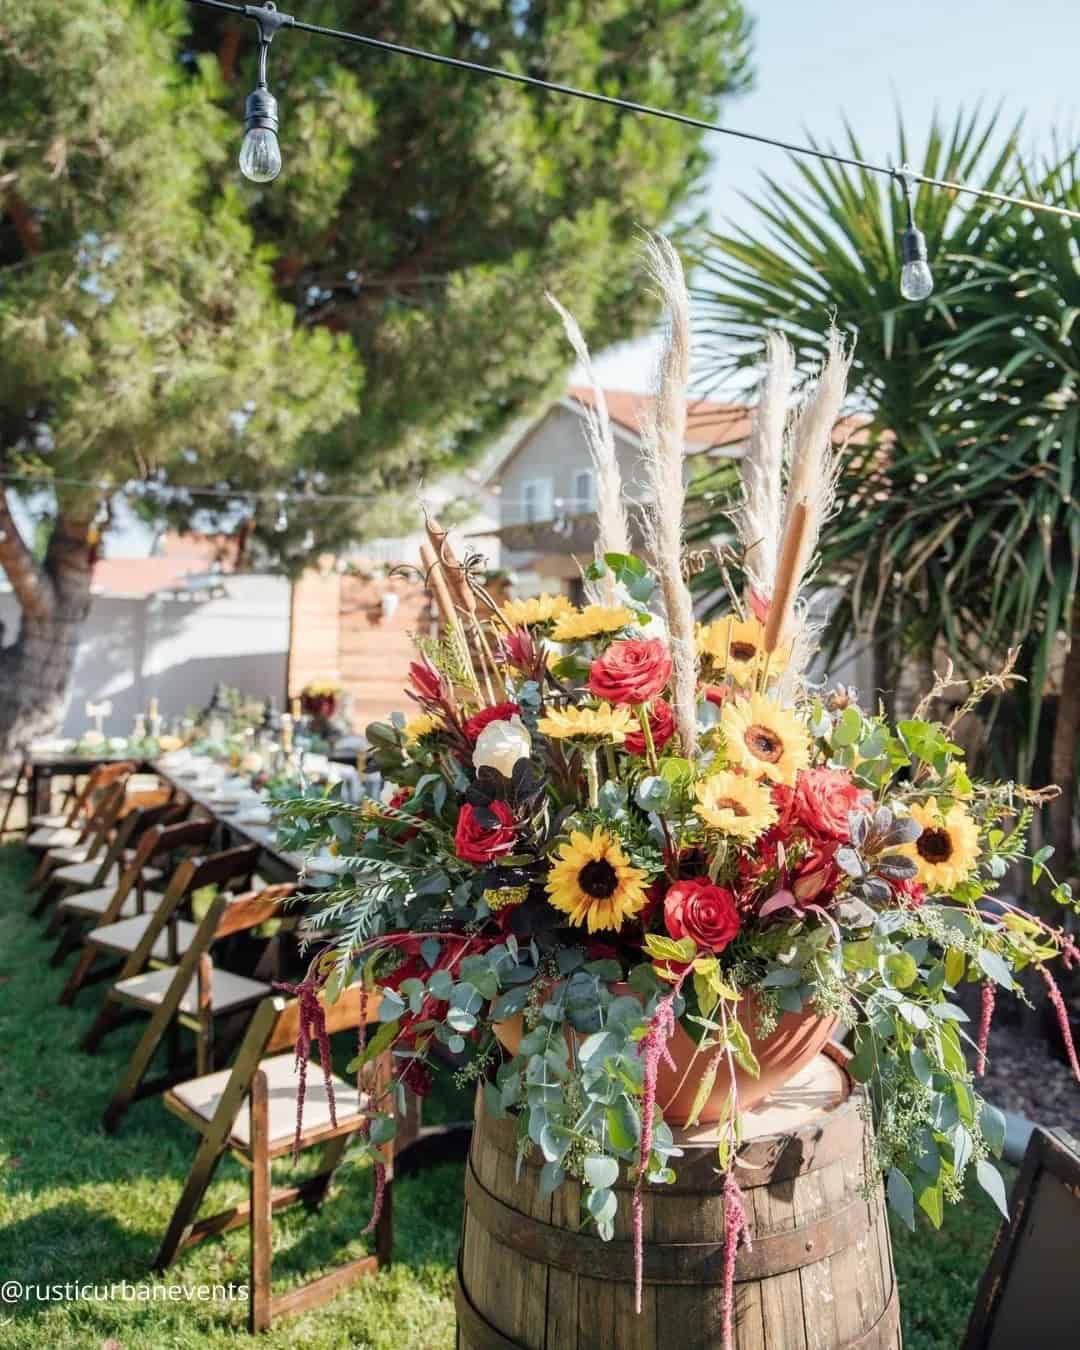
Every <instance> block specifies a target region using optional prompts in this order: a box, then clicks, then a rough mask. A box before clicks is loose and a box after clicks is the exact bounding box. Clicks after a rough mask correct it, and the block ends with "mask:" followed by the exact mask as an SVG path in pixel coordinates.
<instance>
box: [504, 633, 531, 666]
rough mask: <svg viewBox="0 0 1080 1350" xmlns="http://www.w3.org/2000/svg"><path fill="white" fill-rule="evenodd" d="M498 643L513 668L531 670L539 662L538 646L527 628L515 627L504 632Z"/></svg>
mask: <svg viewBox="0 0 1080 1350" xmlns="http://www.w3.org/2000/svg"><path fill="white" fill-rule="evenodd" d="M500 645H501V647H502V650H503V653H504V654H505V656H506V659H507V661H509V663H510V664H511V665H512V666H513V667H514V669H515V670H523V671H531V670H535V669H536V668H537V666H538V665H539V664H540V652H539V648H538V647H537V645H536V640H535V639H534V637H533V635H532V634H531V633H530V632H529V630H528V629H527V628H515V629H513V630H512V631H511V632H509V633H504V634H503V637H502V641H501V643H500Z"/></svg>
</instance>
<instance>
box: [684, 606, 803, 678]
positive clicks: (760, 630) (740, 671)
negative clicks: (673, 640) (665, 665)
mask: <svg viewBox="0 0 1080 1350" xmlns="http://www.w3.org/2000/svg"><path fill="white" fill-rule="evenodd" d="M697 649H698V652H699V653H700V654H701V655H702V656H704V657H707V658H708V660H709V661H710V662H711V663H712V665H713V667H714V669H715V670H717V671H722V672H723V673H724V674H727V675H730V676H732V677H733V678H734V679H736V680H738V682H739V683H740V684H747V685H748V684H752V683H753V681H754V678H755V676H756V674H757V672H758V671H759V670H760V669H762V668H763V667H764V665H765V625H764V624H762V623H761V622H760V621H759V620H757V619H753V618H751V619H737V618H735V616H734V615H733V614H729V615H727V616H726V617H725V618H723V619H717V620H716V622H715V623H706V624H698V627H697ZM768 662H769V673H770V674H771V675H773V674H779V673H780V672H781V671H782V670H783V669H784V667H785V666H786V665H787V663H788V648H786V647H782V648H778V649H777V650H776V651H774V652H773V653H772V654H771V656H769V658H768Z"/></svg>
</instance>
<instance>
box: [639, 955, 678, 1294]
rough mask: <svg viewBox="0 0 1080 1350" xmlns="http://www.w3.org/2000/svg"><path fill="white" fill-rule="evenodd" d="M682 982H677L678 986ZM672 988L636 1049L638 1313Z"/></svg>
mask: <svg viewBox="0 0 1080 1350" xmlns="http://www.w3.org/2000/svg"><path fill="white" fill-rule="evenodd" d="M681 983H682V981H680V984H681ZM677 993H678V986H676V987H675V988H674V989H673V990H672V991H671V993H670V994H665V995H664V997H663V998H662V999H661V1000H660V1002H659V1003H658V1004H657V1005H656V1010H655V1012H654V1013H653V1015H652V1017H651V1018H650V1019H649V1027H648V1030H647V1031H646V1033H645V1035H644V1036H643V1037H642V1038H641V1041H640V1043H639V1045H638V1054H639V1055H640V1056H641V1058H642V1060H643V1061H644V1069H645V1072H644V1080H643V1084H642V1102H641V1142H640V1144H639V1146H638V1174H637V1181H636V1182H635V1183H634V1198H633V1201H632V1202H631V1217H632V1219H633V1225H634V1305H635V1307H636V1310H637V1311H638V1312H639V1313H640V1312H641V1287H642V1284H643V1280H644V1266H645V1254H644V1240H643V1237H642V1211H643V1206H642V1200H641V1186H642V1182H643V1181H644V1180H645V1173H646V1171H647V1170H648V1166H649V1154H650V1153H652V1142H653V1115H654V1113H655V1110H656V1075H657V1071H658V1070H659V1068H660V1061H661V1059H664V1060H666V1061H667V1063H668V1064H669V1065H670V1067H671V1068H672V1069H674V1068H675V1061H674V1060H673V1059H672V1058H671V1051H670V1050H669V1049H668V1045H667V1043H668V1041H669V1040H670V1038H671V1036H672V1034H673V1033H674V1031H675V1012H674V1007H673V1005H674V1003H675V995H676V994H677Z"/></svg>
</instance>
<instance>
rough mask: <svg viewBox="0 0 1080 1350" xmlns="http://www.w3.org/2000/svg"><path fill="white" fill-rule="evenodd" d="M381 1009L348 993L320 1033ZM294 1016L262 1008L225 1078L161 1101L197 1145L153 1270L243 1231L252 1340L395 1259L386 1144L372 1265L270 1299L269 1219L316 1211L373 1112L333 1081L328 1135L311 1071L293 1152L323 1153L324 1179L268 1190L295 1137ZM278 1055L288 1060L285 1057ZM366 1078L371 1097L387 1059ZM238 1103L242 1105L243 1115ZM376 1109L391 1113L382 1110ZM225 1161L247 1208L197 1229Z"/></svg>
mask: <svg viewBox="0 0 1080 1350" xmlns="http://www.w3.org/2000/svg"><path fill="white" fill-rule="evenodd" d="M378 1006H379V997H378V995H375V994H372V995H369V996H368V997H367V998H366V999H365V998H364V996H363V993H362V990H361V988H360V986H359V985H355V986H353V987H351V988H349V989H346V990H345V991H344V993H343V994H342V995H341V996H340V998H339V999H338V1000H337V1001H336V1002H335V1003H329V1004H325V1003H324V1012H325V1016H326V1029H327V1032H328V1033H330V1034H333V1033H334V1032H337V1031H342V1030H346V1029H349V1028H356V1027H359V1026H360V1025H361V1022H362V1021H373V1020H374V1019H375V1018H376V1017H377V1016H378ZM299 1016H300V1010H299V1004H298V1003H297V1002H296V1001H295V1000H293V1001H289V1002H287V1001H286V1000H285V999H282V998H277V997H275V998H268V999H264V1000H263V1002H262V1003H260V1004H259V1006H258V1008H257V1009H256V1011H255V1014H254V1016H253V1017H252V1019H251V1023H250V1025H249V1027H248V1030H247V1034H246V1035H245V1037H244V1040H243V1043H242V1045H241V1047H240V1049H239V1051H238V1053H237V1057H236V1063H235V1065H234V1066H233V1068H232V1069H224V1070H222V1071H221V1072H219V1073H213V1074H208V1075H206V1076H205V1077H201V1078H195V1079H192V1080H190V1081H188V1082H186V1083H181V1084H179V1085H177V1086H176V1087H174V1088H173V1089H171V1090H170V1091H169V1092H168V1093H166V1095H165V1098H164V1101H165V1105H166V1106H167V1107H168V1109H169V1110H170V1111H172V1112H174V1113H175V1114H176V1115H178V1116H179V1117H180V1119H181V1120H183V1121H186V1122H187V1124H189V1125H190V1126H192V1128H193V1129H195V1130H197V1131H198V1132H199V1134H200V1135H201V1136H202V1139H201V1142H200V1144H199V1147H198V1149H197V1151H196V1153H195V1159H194V1161H193V1163H192V1166H191V1171H190V1172H189V1173H188V1177H187V1181H186V1182H185V1184H184V1189H183V1192H182V1193H181V1196H180V1200H179V1201H178V1203H177V1206H176V1209H175V1210H174V1211H173V1216H172V1219H171V1220H170V1222H169V1226H168V1229H167V1230H166V1233H165V1238H164V1240H163V1242H162V1244H161V1249H160V1251H159V1252H158V1255H157V1260H156V1261H155V1262H154V1268H155V1269H156V1270H159V1271H162V1270H165V1269H166V1268H167V1267H168V1266H170V1265H171V1264H172V1262H173V1261H174V1260H175V1259H176V1257H177V1256H178V1255H179V1253H180V1252H182V1251H183V1250H184V1249H185V1248H187V1247H190V1246H192V1245H193V1244H194V1243H196V1242H200V1241H201V1240H202V1239H203V1238H204V1237H208V1236H210V1235H211V1234H213V1233H225V1232H228V1231H229V1230H230V1229H232V1228H238V1227H242V1226H243V1225H244V1224H248V1225H249V1227H250V1236H251V1272H250V1277H249V1278H250V1285H251V1299H250V1306H249V1314H248V1325H249V1329H250V1330H251V1331H253V1332H254V1331H265V1330H266V1329H267V1328H269V1326H270V1324H271V1322H272V1321H273V1319H274V1318H275V1317H282V1316H287V1315H290V1314H293V1313H299V1312H302V1311H306V1310H307V1309H308V1308H312V1307H315V1306H316V1305H318V1304H320V1303H323V1302H325V1300H326V1299H328V1298H331V1297H333V1295H335V1294H337V1293H338V1292H339V1291H340V1290H341V1289H343V1288H344V1287H345V1286H346V1285H348V1284H350V1283H352V1282H353V1281H354V1280H356V1279H358V1278H360V1277H361V1276H364V1275H370V1274H374V1273H375V1271H376V1270H377V1269H379V1268H380V1267H382V1266H388V1265H389V1264H390V1262H391V1258H392V1255H393V1232H394V1219H393V1167H394V1152H395V1149H394V1146H393V1144H387V1145H385V1146H384V1147H383V1148H382V1149H380V1152H381V1154H382V1156H383V1160H384V1162H385V1164H386V1168H387V1177H386V1186H385V1190H384V1193H383V1205H382V1211H381V1214H380V1216H379V1219H378V1222H377V1223H376V1226H375V1255H374V1256H364V1257H361V1258H360V1259H359V1260H355V1261H350V1262H349V1263H348V1264H346V1265H344V1266H341V1267H339V1268H338V1269H337V1270H334V1271H331V1272H330V1273H329V1274H326V1275H323V1276H322V1277H320V1278H319V1279H316V1280H312V1281H310V1282H309V1283H308V1284H306V1285H303V1286H301V1288H299V1289H295V1290H291V1291H290V1292H289V1293H286V1294H279V1295H278V1296H277V1297H276V1298H275V1297H274V1296H273V1294H272V1293H271V1285H270V1279H271V1273H270V1271H271V1250H272V1232H271V1216H272V1214H273V1211H274V1210H276V1209H281V1208H284V1207H285V1206H286V1205H290V1204H292V1203H293V1202H294V1201H296V1200H303V1201H304V1202H305V1203H306V1204H307V1205H308V1206H309V1207H311V1208H317V1207H318V1206H319V1205H320V1204H321V1203H322V1201H323V1199H324V1198H325V1196H326V1193H327V1191H328V1190H329V1187H330V1183H331V1181H332V1180H333V1175H334V1171H335V1169H336V1168H337V1166H338V1164H339V1163H340V1161H341V1159H342V1156H343V1155H344V1153H345V1149H346V1146H347V1145H348V1142H349V1139H350V1137H351V1136H352V1135H353V1134H355V1133H356V1131H357V1130H358V1129H359V1128H360V1127H361V1126H362V1125H363V1124H364V1122H365V1118H366V1116H365V1112H366V1111H367V1110H369V1109H370V1102H371V1097H370V1096H369V1095H368V1093H361V1092H360V1091H359V1090H358V1088H357V1086H356V1085H355V1084H348V1083H346V1082H344V1081H343V1080H342V1079H340V1078H337V1077H335V1078H333V1080H332V1082H333V1089H334V1101H335V1105H336V1116H337V1124H336V1125H334V1124H333V1123H332V1122H331V1118H330V1103H329V1098H328V1096H327V1093H326V1088H325V1085H324V1083H323V1076H322V1073H321V1071H320V1070H319V1069H318V1068H316V1066H315V1065H314V1064H313V1065H311V1066H310V1067H309V1069H308V1074H307V1091H306V1094H305V1098H304V1120H303V1132H302V1134H301V1136H300V1147H301V1148H302V1149H308V1148H314V1147H316V1146H321V1147H322V1149H323V1155H322V1169H321V1171H320V1172H319V1173H318V1175H317V1176H313V1177H310V1178H309V1179H307V1180H306V1181H302V1182H300V1183H299V1184H297V1185H294V1186H289V1187H284V1188H281V1189H278V1190H273V1189H271V1184H270V1163H271V1160H272V1159H274V1158H279V1157H281V1156H282V1155H283V1154H286V1153H288V1152H289V1151H290V1150H291V1149H292V1147H293V1140H294V1136H295V1131H296V1109H297V1107H296V1099H297V1086H298V1082H299V1079H298V1077H297V1073H296V1069H295V1065H294V1059H293V1055H292V1053H291V1050H292V1046H293V1043H294V1041H295V1039H296V1032H297V1024H298V1021H299ZM285 1051H288V1053H282V1052H285ZM368 1069H369V1070H370V1071H371V1073H370V1078H369V1087H370V1091H371V1093H372V1094H374V1095H376V1096H378V1095H379V1094H381V1093H383V1092H384V1090H385V1088H386V1087H387V1086H388V1084H389V1082H390V1073H391V1061H390V1056H389V1053H388V1052H387V1053H384V1054H383V1055H382V1056H380V1057H379V1058H378V1059H377V1060H375V1061H373V1062H372V1064H370V1065H368ZM388 1095H389V1094H388ZM245 1099H247V1100H248V1107H247V1109H246V1110H245V1109H244V1102H245ZM382 1109H384V1110H385V1109H392V1105H391V1104H390V1102H389V1100H388V1103H387V1106H386V1107H383V1108H382ZM226 1151H231V1152H232V1153H233V1154H234V1155H235V1156H236V1157H237V1158H238V1159H239V1160H240V1162H241V1164H242V1165H243V1166H244V1167H246V1168H247V1169H248V1172H249V1178H250V1179H249V1183H248V1186H249V1199H248V1203H247V1204H246V1205H239V1206H237V1207H236V1208H234V1209H230V1210H226V1211H224V1212H222V1213H220V1214H215V1215H213V1216H212V1217H210V1218H206V1219H201V1220H198V1219H197V1215H198V1212H199V1207H200V1205H201V1204H202V1201H203V1197H204V1196H205V1195H206V1190H207V1187H208V1186H209V1185H210V1183H211V1181H212V1180H213V1176H214V1172H215V1171H216V1169H217V1166H218V1163H219V1162H220V1161H221V1159H222V1157H223V1156H224V1155H225V1153H226Z"/></svg>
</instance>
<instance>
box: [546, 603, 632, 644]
mask: <svg viewBox="0 0 1080 1350" xmlns="http://www.w3.org/2000/svg"><path fill="white" fill-rule="evenodd" d="M636 622H637V616H636V615H635V614H634V611H633V610H632V609H627V607H626V606H625V605H586V606H585V608H584V609H583V610H581V611H580V612H579V613H571V614H563V615H561V616H560V617H559V618H558V619H557V620H556V622H555V628H554V630H553V631H552V637H553V638H554V639H555V641H556V642H584V641H585V640H586V639H587V638H594V637H601V636H603V635H605V634H607V633H618V632H620V631H621V630H622V629H623V628H628V627H629V626H630V625H631V624H632V623H636Z"/></svg>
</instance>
